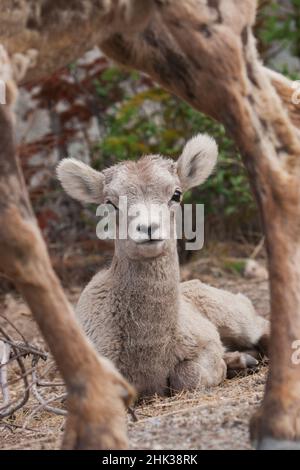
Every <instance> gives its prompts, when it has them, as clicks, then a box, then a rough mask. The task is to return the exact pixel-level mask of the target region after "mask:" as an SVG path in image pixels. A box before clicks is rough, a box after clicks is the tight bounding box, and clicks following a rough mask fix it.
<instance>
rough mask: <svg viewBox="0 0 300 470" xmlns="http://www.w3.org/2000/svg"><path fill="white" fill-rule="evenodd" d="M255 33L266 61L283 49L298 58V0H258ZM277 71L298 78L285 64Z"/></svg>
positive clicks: (299, 17) (299, 9) (299, 13)
mask: <svg viewBox="0 0 300 470" xmlns="http://www.w3.org/2000/svg"><path fill="white" fill-rule="evenodd" d="M256 35H257V37H258V40H259V45H260V47H259V48H260V50H261V52H262V54H263V56H264V57H265V59H266V60H267V61H268V60H270V59H272V56H276V55H277V54H278V52H280V51H282V50H284V49H286V50H287V51H289V53H290V54H291V55H292V56H294V57H297V58H299V59H300V0H290V1H289V2H286V1H282V0H281V1H273V0H260V2H259V10H258V20H257V27H256ZM279 71H280V72H282V73H284V74H286V75H289V76H291V78H293V79H297V78H299V74H297V73H296V74H295V73H293V74H291V73H290V71H289V69H288V67H287V66H284V67H283V68H282V69H281V70H279Z"/></svg>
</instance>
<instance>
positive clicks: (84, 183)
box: [56, 158, 104, 204]
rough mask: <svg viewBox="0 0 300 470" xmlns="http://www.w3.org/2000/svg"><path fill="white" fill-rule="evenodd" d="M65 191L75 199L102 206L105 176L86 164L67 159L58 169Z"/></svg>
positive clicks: (58, 175)
mask: <svg viewBox="0 0 300 470" xmlns="http://www.w3.org/2000/svg"><path fill="white" fill-rule="evenodd" d="M56 173H57V177H58V179H59V180H60V182H61V184H62V187H63V188H64V190H65V191H66V192H67V193H68V194H69V195H70V196H72V197H73V198H74V199H78V201H82V202H94V203H96V204H100V203H101V202H102V201H103V185H104V176H103V175H102V173H100V172H99V171H96V170H93V168H91V167H90V166H88V165H86V164H85V163H82V162H80V161H79V160H75V159H74V158H65V159H64V160H62V161H61V162H60V163H59V164H58V166H57V168H56Z"/></svg>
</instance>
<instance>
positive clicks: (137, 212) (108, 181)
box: [57, 134, 218, 259]
mask: <svg viewBox="0 0 300 470" xmlns="http://www.w3.org/2000/svg"><path fill="white" fill-rule="evenodd" d="M217 154H218V150H217V145H216V143H215V141H214V140H213V139H212V138H211V137H209V136H207V135H202V134H199V135H197V136H195V137H193V138H192V139H191V140H189V141H188V142H187V143H186V145H185V147H184V149H183V152H182V154H181V156H180V157H179V159H178V161H177V162H175V161H174V160H172V159H170V158H164V157H161V156H159V155H147V156H144V157H142V158H141V159H140V160H138V161H137V162H133V161H126V162H122V163H118V164H116V165H114V166H112V167H110V168H108V169H105V170H103V171H102V172H98V171H96V170H94V169H92V168H91V167H89V166H88V165H85V164H84V163H82V162H80V161H77V160H75V159H72V158H66V159H64V160H62V161H61V162H60V164H59V165H58V168H57V174H58V178H59V179H60V181H61V183H62V186H63V187H64V189H65V191H66V192H67V193H68V194H69V195H70V196H72V197H73V198H75V199H78V200H79V201H83V202H88V203H96V204H98V205H99V204H106V205H107V206H108V205H109V206H110V207H111V209H112V211H115V212H114V214H115V215H117V223H116V242H115V247H116V252H117V253H118V254H119V255H120V256H127V257H129V258H131V259H147V258H148V259H149V258H155V257H157V256H160V255H163V254H165V253H166V252H167V251H168V249H169V248H170V247H174V244H175V243H176V241H175V239H176V235H175V230H174V227H175V212H176V208H178V207H179V205H180V202H181V199H182V194H183V192H184V191H187V190H188V189H190V188H192V187H195V186H198V185H199V184H201V183H203V181H205V180H206V178H207V177H208V176H209V175H210V173H211V172H212V170H213V168H214V166H215V164H216V160H217ZM124 225H125V228H124Z"/></svg>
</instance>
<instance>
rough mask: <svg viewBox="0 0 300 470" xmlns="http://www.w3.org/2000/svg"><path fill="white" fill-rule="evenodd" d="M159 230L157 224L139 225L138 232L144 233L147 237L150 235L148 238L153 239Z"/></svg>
mask: <svg viewBox="0 0 300 470" xmlns="http://www.w3.org/2000/svg"><path fill="white" fill-rule="evenodd" d="M158 228H159V225H158V224H157V223H153V224H151V225H143V224H142V225H138V226H137V230H138V232H141V233H144V234H145V235H148V237H149V238H150V239H151V238H152V236H153V234H154V232H155V231H156V230H157V229H158Z"/></svg>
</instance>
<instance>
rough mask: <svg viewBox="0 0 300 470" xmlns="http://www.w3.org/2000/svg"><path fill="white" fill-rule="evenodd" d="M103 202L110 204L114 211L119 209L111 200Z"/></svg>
mask: <svg viewBox="0 0 300 470" xmlns="http://www.w3.org/2000/svg"><path fill="white" fill-rule="evenodd" d="M105 204H108V205H110V206H113V208H114V209H116V211H118V210H119V208H118V207H117V206H115V204H114V203H113V202H111V201H110V200H109V199H108V200H107V201H106V202H105Z"/></svg>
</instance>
